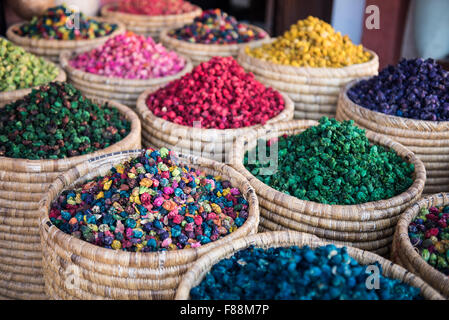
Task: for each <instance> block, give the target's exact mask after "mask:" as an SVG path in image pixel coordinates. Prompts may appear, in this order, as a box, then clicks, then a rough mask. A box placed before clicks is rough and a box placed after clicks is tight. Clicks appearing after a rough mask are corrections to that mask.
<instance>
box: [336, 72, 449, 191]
mask: <svg viewBox="0 0 449 320" xmlns="http://www.w3.org/2000/svg"><path fill="white" fill-rule="evenodd" d="M356 81H357V80H355V81H352V82H350V83H348V84H347V85H346V86H345V87H344V88H343V89H342V91H341V93H340V96H339V100H338V110H337V119H338V120H349V119H352V120H354V123H355V124H356V125H358V126H359V127H362V128H366V129H369V130H371V131H374V132H377V133H380V134H383V135H386V136H388V137H389V138H391V139H393V140H395V141H397V142H399V143H401V144H402V145H404V146H405V147H407V148H408V149H410V150H411V151H412V152H413V153H415V154H416V155H417V156H418V158H420V159H421V160H422V162H423V163H424V165H425V167H426V171H427V176H428V177H429V179H428V180H427V181H426V186H425V188H424V193H426V194H429V193H438V192H445V191H449V181H448V178H449V156H448V152H449V121H424V120H415V119H407V118H401V117H396V116H390V115H386V114H384V113H380V112H377V111H372V110H369V109H367V108H364V107H362V106H359V105H357V104H355V103H354V102H352V101H351V99H349V98H348V95H347V91H348V90H349V88H351V87H352V86H353V85H354V84H355V83H356Z"/></svg>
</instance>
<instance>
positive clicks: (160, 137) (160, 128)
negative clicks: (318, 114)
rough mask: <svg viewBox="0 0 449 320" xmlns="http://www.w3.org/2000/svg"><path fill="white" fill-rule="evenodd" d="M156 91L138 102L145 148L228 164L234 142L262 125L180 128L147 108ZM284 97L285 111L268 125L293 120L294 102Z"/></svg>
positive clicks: (144, 93) (146, 93)
mask: <svg viewBox="0 0 449 320" xmlns="http://www.w3.org/2000/svg"><path fill="white" fill-rule="evenodd" d="M153 92H154V90H153V89H148V90H146V91H144V92H143V93H142V94H141V95H140V96H139V99H138V100H137V113H138V114H139V116H140V118H141V120H142V143H143V145H144V146H145V147H156V148H161V147H167V148H169V149H172V150H175V151H178V152H181V153H189V154H192V155H196V156H202V157H205V158H209V159H213V160H216V161H220V162H226V163H227V162H228V160H230V159H231V153H232V146H233V143H234V141H235V140H236V139H237V138H238V137H242V136H247V135H249V133H251V132H252V131H253V130H256V129H258V128H260V127H261V126H262V125H254V126H250V127H244V128H239V129H223V130H220V129H202V128H193V127H188V126H184V125H178V124H176V123H173V122H170V121H166V120H164V119H162V118H160V117H157V116H155V115H154V114H153V112H151V111H150V109H148V106H147V105H146V100H147V97H148V96H149V95H150V94H152V93H153ZM282 96H283V98H284V101H285V108H284V110H283V111H282V112H281V113H279V114H278V115H277V116H276V117H274V118H272V119H270V120H269V121H268V122H267V123H275V122H283V121H288V120H291V119H292V118H293V103H292V101H291V100H290V99H289V98H288V97H287V96H286V95H282Z"/></svg>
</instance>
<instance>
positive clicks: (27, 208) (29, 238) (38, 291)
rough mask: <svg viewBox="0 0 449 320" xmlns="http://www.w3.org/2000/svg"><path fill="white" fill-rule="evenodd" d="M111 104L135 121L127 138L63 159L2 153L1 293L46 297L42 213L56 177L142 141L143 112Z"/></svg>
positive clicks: (29, 297)
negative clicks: (16, 156) (26, 157)
mask: <svg viewBox="0 0 449 320" xmlns="http://www.w3.org/2000/svg"><path fill="white" fill-rule="evenodd" d="M96 102H100V103H104V102H105V101H96ZM109 104H110V106H112V107H115V108H117V109H118V110H119V111H120V113H121V114H124V115H125V116H126V118H127V120H129V121H131V131H130V133H129V134H128V135H127V136H126V137H125V138H124V139H122V140H121V141H119V142H117V143H115V144H113V145H111V146H109V147H107V148H105V149H103V150H98V151H96V152H94V153H89V154H86V155H81V156H76V157H71V158H65V159H58V160H27V159H14V158H7V157H0V274H1V276H0V296H5V297H9V298H11V299H26V300H28V299H39V300H40V299H46V295H45V292H44V280H43V272H42V248H41V245H40V243H41V241H40V239H39V228H38V218H39V201H40V200H41V199H42V198H43V197H44V196H45V195H46V192H47V189H48V188H49V187H50V185H51V183H52V182H53V181H54V180H55V179H56V178H57V177H58V176H59V175H60V174H61V173H63V172H65V171H67V170H69V169H71V168H73V167H75V166H76V165H78V164H81V163H84V162H86V161H87V160H88V159H90V158H91V157H104V155H105V154H109V153H111V152H119V151H122V150H127V149H129V148H140V147H141V140H140V136H141V126H140V120H139V118H138V117H137V115H136V114H135V113H134V112H133V111H132V110H131V109H129V108H128V107H126V106H124V105H121V104H118V103H116V102H109Z"/></svg>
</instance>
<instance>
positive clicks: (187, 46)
mask: <svg viewBox="0 0 449 320" xmlns="http://www.w3.org/2000/svg"><path fill="white" fill-rule="evenodd" d="M247 26H248V27H249V28H251V29H253V30H255V31H257V32H265V31H264V30H263V29H261V28H259V27H256V26H253V25H247ZM168 32H169V30H164V31H162V32H161V38H160V40H161V42H162V44H163V45H164V46H166V47H167V48H170V49H172V50H176V51H177V52H179V53H180V54H182V55H185V56H188V57H189V58H190V59H191V60H192V63H193V65H194V66H197V65H199V64H200V63H201V62H205V61H209V60H210V59H211V58H212V57H215V56H221V57H229V56H232V57H234V58H237V56H238V54H239V51H240V49H241V48H244V47H245V46H247V45H248V44H252V45H255V46H260V45H262V44H264V43H267V42H269V41H270V37H269V36H268V34H267V36H266V37H265V38H263V39H259V40H254V41H251V42H247V43H239V44H202V43H191V42H187V41H182V40H178V39H176V38H174V37H170V36H169V35H168Z"/></svg>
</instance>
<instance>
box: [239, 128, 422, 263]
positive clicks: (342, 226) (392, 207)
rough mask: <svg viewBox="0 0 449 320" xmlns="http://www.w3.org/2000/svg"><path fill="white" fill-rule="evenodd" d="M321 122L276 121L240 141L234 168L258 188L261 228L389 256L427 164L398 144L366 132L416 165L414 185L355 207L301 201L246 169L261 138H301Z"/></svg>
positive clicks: (378, 143) (376, 142) (380, 143)
mask: <svg viewBox="0 0 449 320" xmlns="http://www.w3.org/2000/svg"><path fill="white" fill-rule="evenodd" d="M317 124H318V123H317V122H315V121H313V120H293V121H289V122H284V123H275V124H271V125H267V126H265V127H264V128H263V130H260V133H257V134H256V133H253V134H252V135H250V136H249V137H246V139H243V138H242V139H239V140H237V142H236V144H235V146H234V152H233V160H232V166H233V167H234V168H236V169H237V171H239V172H240V173H242V174H243V175H244V176H245V177H246V178H247V179H248V180H249V182H250V183H251V185H252V186H253V187H254V189H255V190H256V193H257V196H258V197H259V203H260V226H261V227H262V228H263V229H262V230H264V231H265V230H269V231H275V230H286V229H291V230H296V231H300V232H306V233H310V234H314V235H316V236H318V237H319V238H321V239H324V240H328V241H330V242H334V243H337V244H342V245H348V246H353V247H356V248H359V249H363V250H368V251H373V252H375V253H378V254H381V255H386V254H388V252H389V249H390V245H391V242H392V240H393V234H394V230H395V227H396V223H397V222H398V220H399V217H400V215H401V214H402V213H403V212H404V211H405V210H406V209H407V208H408V207H409V206H410V205H411V204H412V203H413V202H415V201H416V200H417V199H418V198H419V197H420V196H421V193H422V190H423V188H424V183H425V180H426V170H425V168H424V165H423V163H422V162H421V161H420V160H419V159H418V158H417V157H416V156H415V155H414V154H413V153H412V152H411V151H409V150H407V149H406V148H405V147H403V146H402V145H400V144H399V143H397V142H394V141H392V140H391V139H388V138H387V137H385V136H382V135H379V134H376V133H373V132H370V131H367V132H366V136H367V138H368V139H369V141H370V142H372V143H374V144H376V145H381V146H383V147H386V148H388V149H393V150H394V151H396V153H397V154H398V155H399V156H400V157H401V158H403V159H404V160H406V161H407V162H409V163H413V164H414V166H415V171H414V174H413V175H414V177H413V178H414V182H413V184H412V185H411V186H410V188H409V189H408V190H406V191H405V192H403V193H401V194H399V195H397V196H395V197H393V198H391V199H387V200H380V201H374V202H367V203H362V204H357V205H329V204H320V203H316V202H312V201H305V200H300V199H298V198H296V197H294V196H290V195H287V194H285V193H282V192H280V191H277V190H275V189H273V188H271V187H270V186H268V185H266V184H264V183H263V182H262V181H260V180H259V179H257V178H256V177H255V176H253V175H252V174H251V173H250V172H249V171H248V170H247V169H246V168H245V166H244V165H243V159H244V154H245V152H246V151H247V150H252V149H253V148H254V147H255V146H256V144H257V140H258V139H264V140H268V139H271V138H274V137H280V136H282V135H293V134H299V133H300V132H302V131H304V130H305V129H307V128H309V127H311V126H314V125H317Z"/></svg>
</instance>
